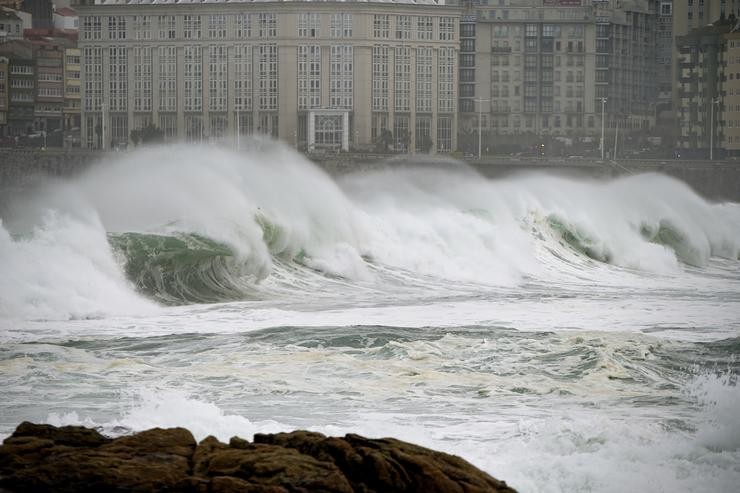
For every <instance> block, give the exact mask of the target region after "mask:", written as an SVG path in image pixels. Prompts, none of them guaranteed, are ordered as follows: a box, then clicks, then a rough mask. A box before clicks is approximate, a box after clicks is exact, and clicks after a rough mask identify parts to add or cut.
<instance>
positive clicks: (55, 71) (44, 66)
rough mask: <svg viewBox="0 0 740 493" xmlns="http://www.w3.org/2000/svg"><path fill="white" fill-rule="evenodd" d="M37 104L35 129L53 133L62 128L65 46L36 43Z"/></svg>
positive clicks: (46, 42) (50, 42) (47, 42)
mask: <svg viewBox="0 0 740 493" xmlns="http://www.w3.org/2000/svg"><path fill="white" fill-rule="evenodd" d="M34 44H35V48H36V50H35V55H36V57H35V58H36V77H37V81H36V90H37V92H36V104H35V109H34V117H35V118H34V128H35V130H37V131H44V132H52V131H54V130H60V129H61V128H62V112H63V109H64V50H65V48H64V46H63V45H61V44H58V43H57V42H52V41H36V42H35V43H34Z"/></svg>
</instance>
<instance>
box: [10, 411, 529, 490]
mask: <svg viewBox="0 0 740 493" xmlns="http://www.w3.org/2000/svg"><path fill="white" fill-rule="evenodd" d="M29 491H33V492H39V493H44V492H70V493H73V492H74V493H84V492H96V493H105V492H116V493H118V492H142V493H143V492H192V493H232V492H233V493H237V492H239V493H304V492H305V493H308V492H320V493H375V492H377V493H411V492H419V493H421V492H423V493H443V492H444V493H448V492H449V493H457V492H459V493H478V492H481V493H482V492H502V493H503V492H506V493H510V492H513V491H514V490H513V489H511V488H509V487H508V486H507V485H506V483H504V482H503V481H498V480H496V479H494V478H492V477H491V476H489V475H488V474H486V473H484V472H482V471H480V470H478V469H476V468H475V467H473V466H472V465H470V464H469V463H467V462H466V461H464V460H463V459H461V458H459V457H455V456H452V455H448V454H444V453H441V452H435V451H434V450H430V449H426V448H423V447H419V446H417V445H412V444H410V443H406V442H402V441H400V440H395V439H392V438H383V439H369V438H364V437H361V436H359V435H346V436H345V437H343V438H336V437H326V436H324V435H322V434H320V433H313V432H307V431H295V432H292V433H278V434H275V435H260V434H258V435H255V437H254V441H253V442H248V441H246V440H244V439H241V438H238V437H234V438H232V439H231V441H230V442H229V443H228V444H225V443H222V442H219V441H218V440H216V439H215V438H214V437H208V438H206V439H204V440H203V441H202V442H200V443H199V444H198V443H196V441H195V439H194V438H193V435H192V434H191V433H190V432H189V431H188V430H186V429H184V428H170V429H159V428H155V429H152V430H147V431H143V432H141V433H137V434H135V435H131V436H124V437H121V438H116V439H111V438H107V437H105V436H103V435H101V434H100V433H98V432H97V431H95V430H92V429H89V428H85V427H80V426H64V427H61V428H57V427H54V426H50V425H38V424H33V423H22V424H21V425H20V426H18V428H17V429H16V431H15V432H14V433H13V435H11V436H10V437H8V438H7V439H6V440H5V442H4V443H3V445H2V446H0V492H9V493H22V492H29Z"/></svg>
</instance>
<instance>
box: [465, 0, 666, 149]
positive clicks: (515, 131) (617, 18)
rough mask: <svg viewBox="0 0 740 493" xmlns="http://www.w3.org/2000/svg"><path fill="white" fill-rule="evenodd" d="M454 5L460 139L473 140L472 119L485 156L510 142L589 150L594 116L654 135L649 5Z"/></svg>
mask: <svg viewBox="0 0 740 493" xmlns="http://www.w3.org/2000/svg"><path fill="white" fill-rule="evenodd" d="M460 3H461V5H462V7H463V12H462V17H461V25H460V76H459V78H460V93H459V111H460V116H459V118H460V122H461V123H460V132H461V136H460V138H461V139H464V138H465V135H468V136H469V137H471V139H468V140H477V133H476V131H477V128H478V120H479V113H480V120H481V121H480V123H481V127H482V129H483V130H482V131H483V132H485V133H486V134H487V141H488V142H490V143H492V145H494V146H495V145H496V144H497V143H498V144H506V143H509V142H513V141H514V140H515V139H514V138H513V136H524V137H527V136H528V138H529V139H530V140H532V141H537V142H538V141H540V140H541V139H542V138H545V137H550V138H552V137H558V136H562V137H583V138H585V139H589V138H590V139H592V140H593V138H594V137H596V136H598V135H599V134H600V133H601V119H602V110H603V115H604V118H605V127H606V128H614V127H615V126H617V125H618V126H619V127H620V128H621V129H627V130H631V129H648V128H652V127H653V126H654V124H655V102H656V96H657V84H656V68H655V66H656V64H655V61H656V43H655V38H656V15H655V9H656V5H655V2H653V1H648V0H642V1H640V0H622V1H620V2H610V1H590V0H589V1H585V0H490V1H488V0H476V1H474V2H460ZM602 100H603V101H604V103H603V104H602ZM507 136H508V137H507Z"/></svg>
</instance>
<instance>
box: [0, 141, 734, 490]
mask: <svg viewBox="0 0 740 493" xmlns="http://www.w3.org/2000/svg"><path fill="white" fill-rule="evenodd" d="M5 202H6V203H7V206H6V207H5V208H4V210H2V211H1V213H0V218H1V220H2V222H1V223H0V225H1V226H2V227H1V228H0V437H1V436H7V435H8V434H9V433H10V432H11V431H12V430H13V429H14V427H15V426H16V425H17V424H18V423H19V422H20V421H22V420H33V421H42V422H49V423H52V424H57V425H63V424H85V425H89V426H97V427H100V429H102V430H103V431H105V432H107V433H110V434H114V435H115V434H122V433H126V432H129V431H131V430H140V429H144V428H149V427H153V426H185V427H188V428H189V429H191V430H192V431H193V432H194V434H195V435H196V438H198V439H200V438H203V437H205V436H206V435H207V434H215V435H217V436H218V437H219V438H220V439H226V440H227V439H228V438H229V437H230V436H232V435H240V436H243V437H245V438H251V435H252V434H253V433H255V432H275V431H283V430H285V431H287V430H292V429H296V428H307V429H311V430H316V431H320V432H322V433H326V434H343V433H346V432H356V433H361V434H365V435H368V436H373V437H379V436H395V437H398V438H401V439H405V440H409V441H412V442H416V443H419V444H422V445H425V446H429V447H433V448H436V449H440V450H444V451H447V452H451V453H454V454H458V455H460V456H462V457H464V458H465V459H467V460H469V461H471V462H472V463H474V464H475V465H477V466H479V467H481V468H482V469H484V470H486V471H487V472H489V473H491V474H492V475H494V476H496V477H498V478H500V479H504V480H506V481H507V482H508V483H509V484H511V485H512V486H514V487H515V488H518V489H519V490H520V491H522V492H560V491H581V492H586V491H593V492H622V491H646V490H650V491H665V492H675V491H682V492H683V491H697V492H698V491H702V492H704V491H712V492H734V491H737V488H738V485H739V484H740V387H738V385H737V384H738V382H737V379H738V372H739V371H740V361H739V360H738V356H739V355H740V262H739V261H738V254H739V252H740V205H738V204H729V203H726V204H716V203H710V202H707V201H705V200H704V199H702V198H700V197H699V196H697V195H696V194H695V193H694V192H693V191H692V190H691V189H690V188H689V187H687V186H686V185H684V184H683V183H681V182H678V181H676V180H674V179H671V178H668V177H665V176H661V175H655V174H649V175H638V176H629V177H625V178H620V179H616V180H613V181H609V182H597V181H583V180H575V179H572V178H563V177H554V176H545V175H522V176H518V177H511V178H507V179H502V180H488V179H485V178H483V177H481V176H479V175H477V174H476V173H475V172H473V171H472V170H470V169H468V168H466V167H464V166H463V165H461V164H459V163H455V162H437V163H435V164H433V165H426V166H412V165H398V164H396V165H394V166H392V167H388V168H387V169H381V170H378V171H374V172H366V173H362V174H348V175H345V176H342V177H340V178H337V179H332V178H330V177H328V176H327V175H325V174H324V173H323V172H321V171H320V170H318V169H317V168H315V167H314V166H313V165H311V164H310V163H309V162H307V161H305V160H304V159H303V158H301V157H299V156H298V155H296V154H294V153H292V152H291V151H289V150H287V149H285V148H282V147H280V146H278V145H277V144H268V143H262V144H261V149H259V148H255V149H254V150H252V151H250V152H249V153H242V154H240V155H237V154H235V153H233V152H230V151H227V150H219V149H214V148H207V147H162V148H155V149H149V150H144V151H137V152H134V153H128V154H125V155H123V156H122V157H120V158H118V159H115V160H111V161H110V162H106V163H102V164H100V165H98V166H96V167H94V168H93V169H91V170H90V171H89V172H88V173H86V174H85V175H83V176H81V177H79V178H76V179H74V180H71V181H63V182H62V181H60V182H57V183H51V184H48V185H46V186H45V187H44V188H43V189H40V190H38V191H36V193H33V194H24V195H23V196H19V197H13V198H11V199H9V200H7V201H5Z"/></svg>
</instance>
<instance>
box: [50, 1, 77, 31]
mask: <svg viewBox="0 0 740 493" xmlns="http://www.w3.org/2000/svg"><path fill="white" fill-rule="evenodd" d="M79 23H80V18H79V16H78V15H77V11H76V10H74V9H72V8H70V7H62V8H58V9H56V10H55V11H54V29H61V30H67V31H72V30H74V31H76V30H78V29H79Z"/></svg>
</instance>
